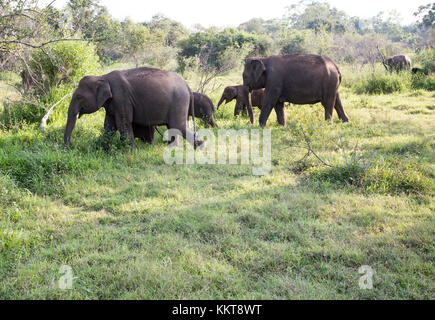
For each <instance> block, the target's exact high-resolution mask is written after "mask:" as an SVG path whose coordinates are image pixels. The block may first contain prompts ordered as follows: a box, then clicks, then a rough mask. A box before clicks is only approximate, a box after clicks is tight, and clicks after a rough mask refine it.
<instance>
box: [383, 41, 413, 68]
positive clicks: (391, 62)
mask: <svg viewBox="0 0 435 320" xmlns="http://www.w3.org/2000/svg"><path fill="white" fill-rule="evenodd" d="M376 49H377V50H378V52H379V54H380V56H381V58H382V64H383V65H384V67H385V69H386V70H387V71H390V72H391V71H397V72H399V71H402V70H405V69H410V68H411V59H410V58H409V57H408V56H406V55H403V54H402V55H398V56H394V57H392V58H388V59H385V56H384V55H383V53H382V51H381V50H380V49H379V47H378V46H376Z"/></svg>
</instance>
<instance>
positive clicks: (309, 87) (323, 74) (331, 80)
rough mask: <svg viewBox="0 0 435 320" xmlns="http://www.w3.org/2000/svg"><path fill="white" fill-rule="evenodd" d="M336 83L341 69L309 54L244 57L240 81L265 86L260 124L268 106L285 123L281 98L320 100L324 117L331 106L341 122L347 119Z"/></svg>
mask: <svg viewBox="0 0 435 320" xmlns="http://www.w3.org/2000/svg"><path fill="white" fill-rule="evenodd" d="M340 84H341V73H340V70H339V69H338V67H337V66H336V64H335V63H334V62H333V61H332V60H331V59H329V58H328V57H325V56H319V55H313V54H292V55H279V56H270V57H267V58H248V59H246V61H245V68H244V70H243V85H245V86H247V87H248V88H249V91H252V90H256V89H261V88H265V94H264V98H263V103H262V106H261V112H260V119H259V122H260V125H261V126H262V127H264V126H265V125H266V122H267V119H268V118H269V115H270V112H271V111H272V108H275V111H276V114H277V118H278V122H279V123H282V124H285V115H284V102H290V103H294V104H314V103H317V102H321V103H322V105H323V107H324V108H325V119H326V120H331V121H332V111H333V109H334V108H335V110H336V111H337V113H338V117H339V118H340V119H341V120H342V121H343V122H347V121H349V118H348V117H347V115H346V113H345V112H344V109H343V106H342V104H341V99H340V95H339V93H338V87H339V86H340Z"/></svg>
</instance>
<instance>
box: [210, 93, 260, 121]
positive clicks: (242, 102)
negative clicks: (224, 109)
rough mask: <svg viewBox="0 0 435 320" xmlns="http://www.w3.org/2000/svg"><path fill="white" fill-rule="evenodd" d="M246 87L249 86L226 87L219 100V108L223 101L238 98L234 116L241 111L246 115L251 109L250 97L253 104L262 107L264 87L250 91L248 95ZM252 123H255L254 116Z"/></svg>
mask: <svg viewBox="0 0 435 320" xmlns="http://www.w3.org/2000/svg"><path fill="white" fill-rule="evenodd" d="M246 89H247V87H245V86H243V85H239V86H228V87H226V88H225V89H224V92H223V93H222V97H221V99H220V100H219V103H218V109H219V106H220V105H221V104H222V103H223V102H225V103H229V102H231V101H233V100H234V99H236V106H235V107H234V117H237V116H238V115H239V114H240V111H242V114H243V115H246V114H247V111H248V110H249V97H250V98H251V106H253V107H258V108H259V109H261V105H262V104H263V97H264V89H259V90H253V91H252V92H251V93H249V92H248V96H247V95H246ZM251 123H254V120H253V117H252V121H251Z"/></svg>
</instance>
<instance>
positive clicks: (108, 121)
mask: <svg viewBox="0 0 435 320" xmlns="http://www.w3.org/2000/svg"><path fill="white" fill-rule="evenodd" d="M104 131H105V133H106V134H110V135H113V134H114V133H115V132H116V123H115V118H114V117H113V116H112V115H109V114H107V113H106V117H105V118H104Z"/></svg>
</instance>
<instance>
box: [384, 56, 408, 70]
mask: <svg viewBox="0 0 435 320" xmlns="http://www.w3.org/2000/svg"><path fill="white" fill-rule="evenodd" d="M383 64H384V67H385V68H386V69H387V70H388V71H402V70H407V69H410V68H411V59H410V58H409V57H408V56H406V55H398V56H394V57H392V58H388V59H387V60H385V61H384V63H383Z"/></svg>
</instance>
